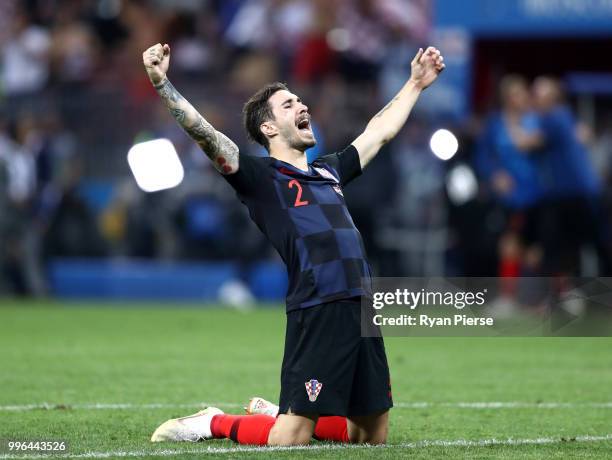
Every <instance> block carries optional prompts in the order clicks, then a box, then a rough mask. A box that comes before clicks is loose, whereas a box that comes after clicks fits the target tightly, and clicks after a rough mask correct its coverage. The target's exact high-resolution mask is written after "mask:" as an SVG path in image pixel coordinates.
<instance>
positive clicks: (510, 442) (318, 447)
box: [0, 434, 612, 460]
mask: <svg viewBox="0 0 612 460" xmlns="http://www.w3.org/2000/svg"><path fill="white" fill-rule="evenodd" d="M603 441H612V434H605V435H600V436H591V435H584V436H576V437H571V438H567V437H540V438H532V439H514V438H508V439H496V438H491V439H474V440H471V439H455V440H444V439H434V440H423V441H416V442H407V443H401V444H395V445H393V444H390V445H385V446H369V445H367V444H366V445H364V444H361V445H358V444H315V445H310V446H292V447H265V446H264V447H256V446H237V447H207V448H201V449H184V450H180V449H166V450H158V451H146V450H136V451H109V452H86V453H83V454H21V455H20V454H12V453H9V454H0V459H3V460H9V459H20V458H23V459H43V458H117V457H169V456H176V455H184V454H242V453H268V452H292V451H322V450H327V451H335V450H349V449H383V450H387V449H389V450H396V449H422V448H428V447H488V446H521V445H533V444H538V445H541V444H558V443H564V442H603Z"/></svg>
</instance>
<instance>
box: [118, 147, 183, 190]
mask: <svg viewBox="0 0 612 460" xmlns="http://www.w3.org/2000/svg"><path fill="white" fill-rule="evenodd" d="M127 160H128V164H129V165H130V169H131V170H132V174H134V179H136V183H137V184H138V187H140V188H141V189H142V190H144V191H145V192H157V191H159V190H165V189H169V188H172V187H176V186H177V185H179V184H180V183H181V182H182V181H183V177H184V175H185V171H184V170H183V164H182V163H181V160H180V158H179V157H178V155H177V153H176V149H175V148H174V145H173V144H172V142H170V141H169V140H168V139H155V140H152V141H147V142H140V143H138V144H134V145H133V146H132V148H131V149H130V151H129V152H128V154H127Z"/></svg>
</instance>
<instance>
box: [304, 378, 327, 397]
mask: <svg viewBox="0 0 612 460" xmlns="http://www.w3.org/2000/svg"><path fill="white" fill-rule="evenodd" d="M321 388H323V384H322V383H321V382H319V381H318V380H316V379H310V380H309V381H308V382H306V393H307V394H308V399H309V400H310V402H315V401H316V400H317V398H318V397H319V393H321Z"/></svg>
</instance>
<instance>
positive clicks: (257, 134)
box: [242, 81, 289, 150]
mask: <svg viewBox="0 0 612 460" xmlns="http://www.w3.org/2000/svg"><path fill="white" fill-rule="evenodd" d="M281 90H286V91H289V88H287V85H286V84H285V83H281V82H279V81H277V82H274V83H268V84H267V85H266V86H264V87H263V88H261V89H260V90H259V91H257V92H256V93H255V94H253V95H252V96H251V97H250V98H249V100H248V101H247V102H246V104H244V108H243V109H242V114H243V117H244V118H243V121H244V127H245V129H246V131H247V135H248V137H249V139H251V140H252V141H254V142H257V143H258V144H261V145H263V146H264V147H265V148H266V150H268V149H269V148H270V142H269V141H268V138H267V137H266V136H265V135H264V133H262V132H261V129H259V127H260V126H261V124H262V123H264V122H266V121H268V120H273V119H274V114H273V113H272V107H270V103H269V102H268V100H269V99H270V98H271V97H272V95H273V94H274V93H276V92H277V91H281Z"/></svg>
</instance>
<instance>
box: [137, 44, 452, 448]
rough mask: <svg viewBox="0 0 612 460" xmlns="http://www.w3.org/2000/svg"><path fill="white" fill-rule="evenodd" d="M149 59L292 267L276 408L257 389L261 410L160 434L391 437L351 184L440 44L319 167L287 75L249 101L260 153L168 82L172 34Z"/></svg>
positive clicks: (245, 439) (436, 64)
mask: <svg viewBox="0 0 612 460" xmlns="http://www.w3.org/2000/svg"><path fill="white" fill-rule="evenodd" d="M143 62H144V65H145V69H146V71H147V74H148V76H149V78H150V80H151V83H152V84H153V85H154V87H155V88H156V90H157V92H158V94H159V96H160V97H161V99H162V101H163V102H164V104H165V105H166V106H167V107H168V109H169V111H170V113H171V114H172V116H173V117H174V118H175V119H176V121H177V122H178V123H179V125H180V126H181V127H182V128H183V129H184V130H185V132H187V134H189V135H190V136H191V138H192V139H193V140H194V141H195V142H197V143H198V145H199V146H200V147H201V148H202V150H203V151H204V153H205V154H206V155H207V156H208V157H209V158H210V159H211V161H212V162H213V164H214V166H215V168H216V169H217V170H218V171H219V172H220V173H221V174H222V175H223V177H224V178H225V179H226V180H227V181H228V183H229V184H230V185H231V186H232V187H233V188H234V189H235V191H236V193H237V195H238V197H239V199H240V200H241V201H242V202H243V203H244V204H245V205H246V206H247V207H248V209H249V213H250V215H251V218H252V219H253V221H254V222H255V223H256V224H257V226H258V227H259V228H260V230H261V231H262V232H263V233H264V234H265V235H266V236H267V237H268V239H269V240H270V242H271V243H272V245H273V246H274V247H275V248H276V250H277V251H278V252H279V254H280V255H281V257H282V258H283V260H284V262H285V263H286V265H287V270H288V275H289V289H288V292H287V331H286V339H285V353H284V358H283V366H282V372H281V395H280V405H279V407H276V406H273V405H272V404H271V403H268V402H266V401H264V400H261V399H260V398H256V399H255V400H252V401H251V403H250V404H249V411H248V412H249V413H251V414H253V415H246V416H244V415H243V416H236V415H228V414H224V413H223V412H222V411H220V410H219V409H216V408H208V409H205V410H203V411H200V412H198V413H197V414H194V415H192V416H188V417H182V418H179V419H172V420H169V421H167V422H165V423H164V424H162V425H161V426H160V427H159V428H158V429H157V430H156V431H155V433H154V434H153V437H152V438H151V440H152V441H165V440H174V441H180V440H185V441H198V440H202V439H210V438H223V437H227V438H230V439H233V440H234V441H237V442H239V443H243V444H259V445H298V444H307V443H308V442H309V441H310V439H311V438H312V437H313V436H314V437H315V438H317V439H325V440H333V441H340V442H360V443H365V442H367V443H372V444H380V443H384V442H386V439H387V431H388V411H389V408H391V407H392V400H391V388H390V378H389V370H388V366H387V360H386V356H385V351H384V345H383V342H382V339H380V338H363V337H361V329H360V302H359V299H360V297H361V296H363V295H368V293H369V286H368V283H367V280H369V278H370V276H371V274H370V268H369V265H368V263H367V260H366V256H365V252H364V250H363V243H362V241H361V236H360V234H359V231H358V230H357V229H356V227H355V225H354V223H353V221H352V219H351V216H350V214H349V212H348V210H347V208H346V203H345V201H344V195H343V187H344V186H345V185H346V184H347V183H349V182H350V181H351V180H352V179H354V178H355V177H357V176H358V175H360V174H361V172H362V169H363V168H364V167H365V166H366V165H367V164H368V163H369V162H370V160H371V159H372V158H374V156H375V155H376V154H377V153H378V152H379V150H380V149H381V147H382V146H383V145H384V144H386V143H387V142H389V141H390V140H391V139H392V138H393V137H395V135H396V134H397V133H398V131H399V130H400V129H401V127H402V126H403V125H404V123H405V122H406V120H407V118H408V115H409V114H410V111H411V110H412V107H413V106H414V104H415V103H416V101H417V99H418V97H419V95H420V93H421V91H422V90H423V89H425V88H426V87H428V86H429V85H430V84H431V83H433V81H434V80H435V79H436V78H437V76H438V74H439V73H440V72H441V71H442V70H443V69H444V63H443V58H442V56H441V55H440V52H439V51H438V50H437V49H436V48H433V47H429V48H427V49H426V50H423V49H419V52H418V53H417V55H416V56H415V57H414V59H413V60H412V63H411V76H410V79H409V80H408V81H407V82H406V84H405V85H404V87H403V88H402V89H401V90H400V91H399V93H398V94H397V95H396V96H395V97H394V98H393V100H391V101H390V102H389V103H388V104H387V105H386V106H385V107H384V108H383V109H382V110H381V111H380V112H379V113H377V114H376V115H375V116H374V117H373V118H372V119H371V120H370V122H369V123H368V125H367V126H366V128H365V130H364V131H363V133H362V134H361V135H359V136H358V137H357V138H356V139H355V140H354V141H353V142H352V143H351V144H350V145H348V146H347V147H346V148H345V149H343V150H342V151H340V152H337V153H332V154H329V155H324V156H322V157H320V158H319V159H317V160H316V161H314V162H313V163H312V164H310V165H309V164H308V163H307V160H306V155H305V151H306V150H307V149H308V148H310V147H312V146H314V145H315V143H316V140H315V137H314V134H313V132H312V129H311V125H310V114H309V113H308V107H307V106H306V105H305V104H304V103H303V102H302V101H301V100H300V98H299V97H298V96H296V95H295V94H293V93H291V91H289V89H288V88H287V87H286V86H285V85H284V84H281V83H272V84H269V85H266V86H265V87H264V88H262V89H261V90H259V91H258V92H257V93H256V94H255V95H253V96H252V97H251V98H250V99H249V101H248V102H247V103H246V104H245V108H244V120H245V127H246V129H247V132H248V134H249V137H250V138H251V139H252V140H254V141H255V142H258V143H259V144H261V145H263V146H264V147H265V148H266V149H267V150H268V152H269V157H266V158H256V157H251V156H248V155H241V154H239V151H238V147H237V146H236V144H234V142H232V141H231V140H230V139H228V138H227V137H226V136H225V135H224V134H223V133H221V132H219V131H217V130H215V129H214V128H213V127H212V126H211V125H210V124H209V123H208V122H207V121H206V120H205V119H204V118H203V117H202V115H200V114H199V113H198V112H197V110H196V109H195V108H194V107H193V106H192V105H191V104H190V103H189V102H187V101H186V100H185V99H184V98H183V97H182V96H181V95H180V94H179V93H178V91H177V90H176V89H175V88H174V86H173V85H172V83H170V81H169V80H168V78H167V76H166V73H167V71H168V67H169V63H170V47H169V46H168V45H167V44H165V45H161V44H157V45H155V46H152V47H151V48H149V49H148V50H146V51H145V52H144V53H143ZM362 280H365V282H362ZM277 414H278V415H277Z"/></svg>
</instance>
